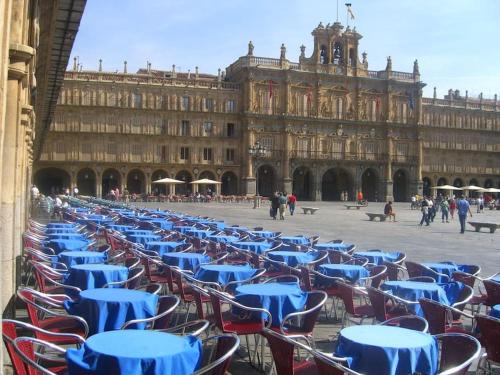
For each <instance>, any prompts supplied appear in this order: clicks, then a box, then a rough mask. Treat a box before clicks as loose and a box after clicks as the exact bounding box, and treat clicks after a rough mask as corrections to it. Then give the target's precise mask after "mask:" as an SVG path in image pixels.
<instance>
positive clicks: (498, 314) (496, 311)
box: [490, 305, 500, 319]
mask: <svg viewBox="0 0 500 375" xmlns="http://www.w3.org/2000/svg"><path fill="white" fill-rule="evenodd" d="M490 316H492V317H494V318H497V319H500V305H495V306H493V307H492V308H491V311H490Z"/></svg>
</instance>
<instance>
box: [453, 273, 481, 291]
mask: <svg viewBox="0 0 500 375" xmlns="http://www.w3.org/2000/svg"><path fill="white" fill-rule="evenodd" d="M451 278H452V279H453V281H459V282H461V283H463V284H465V285H468V286H470V287H471V288H474V284H475V282H476V278H475V277H474V276H473V275H471V274H469V273H465V272H460V271H456V272H453V274H452V275H451Z"/></svg>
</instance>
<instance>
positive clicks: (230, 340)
mask: <svg viewBox="0 0 500 375" xmlns="http://www.w3.org/2000/svg"><path fill="white" fill-rule="evenodd" d="M212 342H214V343H213V344H212ZM202 345H203V364H202V366H203V367H202V368H200V369H199V370H197V371H195V372H193V375H208V374H209V375H224V374H225V373H226V372H227V369H228V367H229V365H230V364H231V360H232V357H233V354H234V352H235V351H236V350H237V349H238V347H239V346H240V339H239V337H238V336H236V335H232V334H226V335H219V336H212V337H209V338H208V339H205V340H203V341H202ZM214 349H215V350H214Z"/></svg>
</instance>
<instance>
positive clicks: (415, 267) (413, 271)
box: [405, 260, 423, 277]
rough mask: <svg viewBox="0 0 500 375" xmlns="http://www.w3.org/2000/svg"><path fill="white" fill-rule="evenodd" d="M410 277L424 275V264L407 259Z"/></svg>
mask: <svg viewBox="0 0 500 375" xmlns="http://www.w3.org/2000/svg"><path fill="white" fill-rule="evenodd" d="M405 266H406V270H407V271H408V276H409V277H417V276H423V266H422V265H421V264H419V263H416V262H410V261H408V260H407V261H405Z"/></svg>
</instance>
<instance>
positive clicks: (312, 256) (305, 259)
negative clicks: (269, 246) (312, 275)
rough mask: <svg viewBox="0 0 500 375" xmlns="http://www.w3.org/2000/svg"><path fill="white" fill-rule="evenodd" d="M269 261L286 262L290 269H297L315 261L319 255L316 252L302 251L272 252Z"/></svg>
mask: <svg viewBox="0 0 500 375" xmlns="http://www.w3.org/2000/svg"><path fill="white" fill-rule="evenodd" d="M267 256H268V258H269V259H272V260H276V261H279V262H285V263H286V264H288V265H289V266H290V267H296V266H298V265H299V264H308V263H311V262H313V261H315V260H316V259H317V258H318V254H317V253H315V252H307V253H304V252H301V251H283V250H277V251H270V252H268V253H267Z"/></svg>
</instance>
